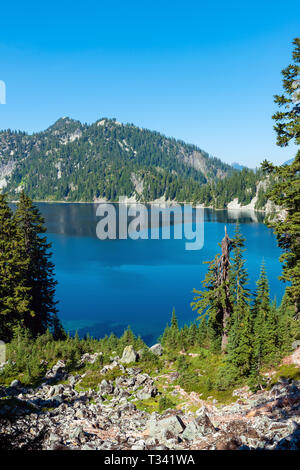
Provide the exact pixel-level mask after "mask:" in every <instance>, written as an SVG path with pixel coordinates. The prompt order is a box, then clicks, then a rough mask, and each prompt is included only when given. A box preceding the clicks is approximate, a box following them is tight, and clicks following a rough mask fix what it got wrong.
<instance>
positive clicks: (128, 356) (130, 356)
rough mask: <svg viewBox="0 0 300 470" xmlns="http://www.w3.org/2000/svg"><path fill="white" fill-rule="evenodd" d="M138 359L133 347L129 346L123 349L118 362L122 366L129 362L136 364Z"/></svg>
mask: <svg viewBox="0 0 300 470" xmlns="http://www.w3.org/2000/svg"><path fill="white" fill-rule="evenodd" d="M137 357H138V354H137V352H136V351H135V350H134V349H133V346H132V345H131V344H130V345H129V346H126V347H125V348H124V351H123V354H122V358H121V359H120V362H122V363H123V364H130V363H131V362H136V360H137Z"/></svg>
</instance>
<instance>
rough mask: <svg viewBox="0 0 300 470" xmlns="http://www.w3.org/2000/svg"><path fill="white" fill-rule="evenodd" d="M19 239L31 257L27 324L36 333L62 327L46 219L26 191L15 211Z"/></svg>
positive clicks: (28, 270) (21, 246)
mask: <svg viewBox="0 0 300 470" xmlns="http://www.w3.org/2000/svg"><path fill="white" fill-rule="evenodd" d="M14 222H15V224H16V227H17V235H16V236H17V241H18V245H19V247H20V249H21V250H22V252H23V253H24V258H25V259H27V260H28V267H27V270H26V272H25V273H24V281H25V285H26V287H27V288H29V289H30V296H31V298H30V312H29V313H26V314H25V315H24V324H25V326H26V327H27V328H28V329H29V330H30V331H31V332H32V334H33V335H34V336H35V335H37V334H39V333H44V332H45V331H46V330H47V328H49V327H50V328H51V329H52V330H53V327H55V328H58V329H60V328H61V325H60V323H59V322H58V319H57V308H56V303H57V302H56V301H55V298H54V296H55V287H56V284H57V282H56V281H55V279H54V264H53V263H52V261H51V253H50V251H49V249H50V247H51V244H50V243H48V242H47V238H46V237H45V236H43V234H44V233H45V232H46V228H45V226H44V219H43V217H42V216H41V214H40V212H39V210H38V209H37V207H36V206H34V205H33V203H32V201H31V199H30V198H29V197H28V196H26V195H25V194H24V192H22V193H21V194H20V200H19V203H18V205H17V210H16V212H15V215H14Z"/></svg>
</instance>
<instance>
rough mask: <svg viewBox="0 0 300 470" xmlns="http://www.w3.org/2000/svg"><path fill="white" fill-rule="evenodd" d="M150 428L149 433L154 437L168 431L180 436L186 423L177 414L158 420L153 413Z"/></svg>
mask: <svg viewBox="0 0 300 470" xmlns="http://www.w3.org/2000/svg"><path fill="white" fill-rule="evenodd" d="M148 429H149V435H150V436H153V437H157V436H159V435H160V434H166V433H170V434H171V435H172V436H178V435H179V434H180V433H182V431H184V429H185V425H184V423H183V422H182V420H181V418H180V417H179V416H177V415H173V416H169V417H168V418H165V419H161V420H157V419H156V417H155V415H152V416H151V418H150V420H149V423H148Z"/></svg>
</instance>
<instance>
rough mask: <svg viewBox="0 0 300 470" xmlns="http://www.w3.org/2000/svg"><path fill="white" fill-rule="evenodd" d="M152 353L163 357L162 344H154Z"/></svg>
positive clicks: (151, 349)
mask: <svg viewBox="0 0 300 470" xmlns="http://www.w3.org/2000/svg"><path fill="white" fill-rule="evenodd" d="M150 351H151V352H152V353H153V354H155V355H156V356H161V355H162V353H163V348H162V345H161V344H160V343H157V344H154V345H153V346H151V348H150Z"/></svg>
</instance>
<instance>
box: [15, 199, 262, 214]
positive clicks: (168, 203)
mask: <svg viewBox="0 0 300 470" xmlns="http://www.w3.org/2000/svg"><path fill="white" fill-rule="evenodd" d="M8 202H9V203H10V204H17V203H18V202H19V201H18V200H16V201H8ZM33 202H34V203H36V204H148V205H151V206H154V205H159V206H170V207H172V206H174V205H176V204H179V205H180V204H181V205H182V204H189V205H191V206H192V207H193V208H197V207H199V208H202V209H212V210H214V211H242V210H245V211H249V212H263V213H267V211H266V210H265V209H252V208H249V207H247V206H241V207H239V208H238V207H225V208H222V209H219V208H215V207H213V206H204V205H202V204H193V203H192V202H187V201H180V202H178V201H159V200H157V201H143V202H141V201H130V200H128V201H123V202H120V201H108V200H99V201H48V200H37V199H33Z"/></svg>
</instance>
